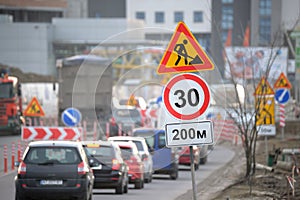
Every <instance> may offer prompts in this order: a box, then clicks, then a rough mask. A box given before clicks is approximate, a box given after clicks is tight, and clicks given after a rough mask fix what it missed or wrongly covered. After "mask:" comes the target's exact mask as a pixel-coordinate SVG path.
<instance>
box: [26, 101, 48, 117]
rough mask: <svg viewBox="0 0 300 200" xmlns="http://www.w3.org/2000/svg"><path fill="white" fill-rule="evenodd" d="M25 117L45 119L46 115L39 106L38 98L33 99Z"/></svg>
mask: <svg viewBox="0 0 300 200" xmlns="http://www.w3.org/2000/svg"><path fill="white" fill-rule="evenodd" d="M24 116H27V117H44V116H45V113H44V111H43V109H42V107H41V105H40V104H39V102H38V100H37V98H36V97H33V98H32V100H31V101H30V103H29V104H28V106H27V108H26V110H25V111H24Z"/></svg>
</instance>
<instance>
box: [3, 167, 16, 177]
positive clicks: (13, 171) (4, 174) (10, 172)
mask: <svg viewBox="0 0 300 200" xmlns="http://www.w3.org/2000/svg"><path fill="white" fill-rule="evenodd" d="M16 171H17V170H16V169H15V170H12V171H9V172H7V173H4V172H0V178H2V177H5V176H7V175H11V174H13V173H15V172H16Z"/></svg>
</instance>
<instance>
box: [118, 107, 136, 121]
mask: <svg viewBox="0 0 300 200" xmlns="http://www.w3.org/2000/svg"><path fill="white" fill-rule="evenodd" d="M114 117H115V119H116V120H117V121H138V120H140V119H141V115H140V112H139V111H138V110H136V109H122V110H116V111H115V113H114Z"/></svg>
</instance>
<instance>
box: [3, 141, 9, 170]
mask: <svg viewBox="0 0 300 200" xmlns="http://www.w3.org/2000/svg"><path fill="white" fill-rule="evenodd" d="M3 158H4V162H3V163H4V173H7V172H8V166H7V165H8V161H7V145H6V144H5V145H4V149H3Z"/></svg>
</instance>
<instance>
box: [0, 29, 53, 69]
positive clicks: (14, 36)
mask: <svg viewBox="0 0 300 200" xmlns="http://www.w3.org/2000/svg"><path fill="white" fill-rule="evenodd" d="M52 31H53V29H52V26H51V24H46V23H26V24H25V23H0V44H1V45H0V63H2V64H5V65H9V66H16V67H18V68H20V69H21V70H23V71H24V72H35V73H38V74H43V75H48V74H52V73H53V69H52V64H53V62H52V61H51V59H50V58H51V55H50V54H51V53H52V52H51V51H52V45H51V44H52V34H53V33H52ZM49 55H50V57H49Z"/></svg>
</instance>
